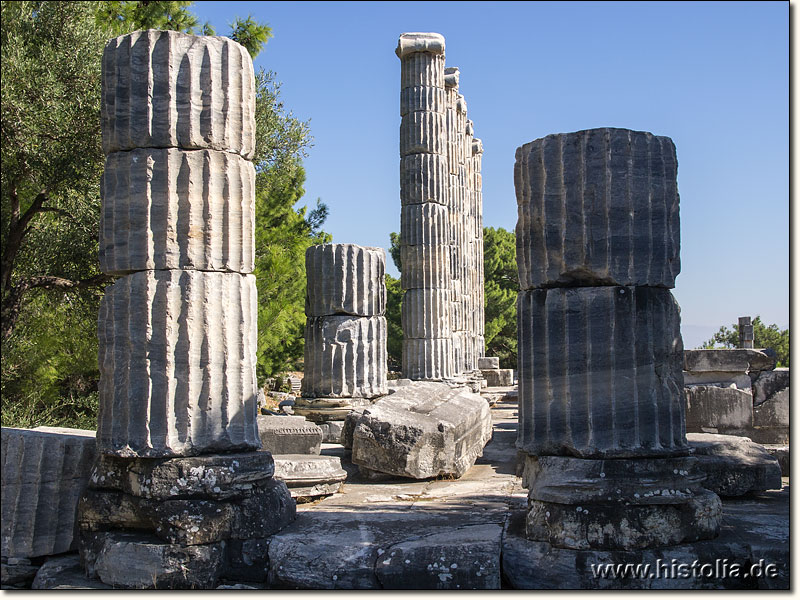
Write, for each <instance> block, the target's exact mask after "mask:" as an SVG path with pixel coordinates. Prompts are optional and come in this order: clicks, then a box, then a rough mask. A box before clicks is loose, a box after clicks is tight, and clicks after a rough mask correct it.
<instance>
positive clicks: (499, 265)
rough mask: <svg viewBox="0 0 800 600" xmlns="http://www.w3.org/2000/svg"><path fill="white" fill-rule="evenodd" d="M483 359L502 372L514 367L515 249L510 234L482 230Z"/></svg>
mask: <svg viewBox="0 0 800 600" xmlns="http://www.w3.org/2000/svg"><path fill="white" fill-rule="evenodd" d="M483 277H484V317H485V325H484V336H485V339H486V356H498V357H499V358H500V366H501V367H502V368H504V369H515V368H516V367H517V292H518V291H519V283H518V280H517V248H516V237H515V236H514V233H513V232H510V231H506V230H505V229H503V228H502V227H500V228H498V229H495V228H493V227H484V228H483Z"/></svg>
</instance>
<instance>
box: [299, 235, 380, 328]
mask: <svg viewBox="0 0 800 600" xmlns="http://www.w3.org/2000/svg"><path fill="white" fill-rule="evenodd" d="M385 273H386V253H385V252H384V250H383V248H366V247H363V246H356V245H355V244H320V245H316V246H311V247H310V248H308V249H307V250H306V280H307V283H306V291H307V293H306V316H308V317H325V316H331V315H353V316H359V317H378V316H383V314H384V312H385V311H386V277H385Z"/></svg>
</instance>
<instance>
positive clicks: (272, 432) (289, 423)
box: [258, 415, 322, 454]
mask: <svg viewBox="0 0 800 600" xmlns="http://www.w3.org/2000/svg"><path fill="white" fill-rule="evenodd" d="M258 435H259V436H261V448H262V449H263V450H266V451H268V452H271V453H272V454H319V451H320V447H321V446H322V429H320V428H319V427H317V426H316V425H314V423H311V422H309V421H307V420H306V418H305V417H302V416H293V417H289V416H273V415H258Z"/></svg>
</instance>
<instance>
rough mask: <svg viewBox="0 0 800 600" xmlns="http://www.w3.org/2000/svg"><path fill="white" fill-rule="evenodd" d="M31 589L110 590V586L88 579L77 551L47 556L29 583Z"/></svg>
mask: <svg viewBox="0 0 800 600" xmlns="http://www.w3.org/2000/svg"><path fill="white" fill-rule="evenodd" d="M31 589H33V590H110V589H111V586H110V585H106V584H105V583H102V582H101V581H98V580H96V579H89V578H88V577H87V576H86V573H85V572H84V570H83V567H82V566H81V559H80V556H78V554H77V553H74V554H63V555H61V556H54V557H52V558H48V559H47V560H46V561H45V562H44V564H43V565H42V567H41V568H40V569H39V571H38V572H37V573H36V579H34V580H33V584H32V585H31Z"/></svg>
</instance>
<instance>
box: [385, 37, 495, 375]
mask: <svg viewBox="0 0 800 600" xmlns="http://www.w3.org/2000/svg"><path fill="white" fill-rule="evenodd" d="M444 50H445V42H444V38H443V37H442V36H441V35H439V34H436V33H404V34H403V35H402V36H400V41H399V44H398V47H397V55H398V56H399V57H400V60H401V95H400V114H401V117H402V121H401V125H400V199H401V204H402V209H401V226H400V253H401V261H402V267H403V268H402V279H401V284H402V287H403V289H404V290H405V293H404V296H403V312H402V324H403V373H404V375H405V376H406V377H408V378H410V379H415V380H447V379H453V378H456V377H460V376H463V375H465V374H471V373H472V372H474V371H475V370H476V369H477V359H478V357H479V356H482V354H483V346H484V343H483V225H482V221H481V219H482V217H481V215H482V200H481V195H480V173H479V172H480V154H481V153H482V152H483V148H482V146H481V144H480V140H475V139H474V137H473V133H472V124H471V122H469V121H468V120H467V118H466V102H465V101H464V98H463V96H461V95H460V94H459V93H458V79H459V73H458V69H455V68H450V69H445V66H444V64H445V61H444Z"/></svg>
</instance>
